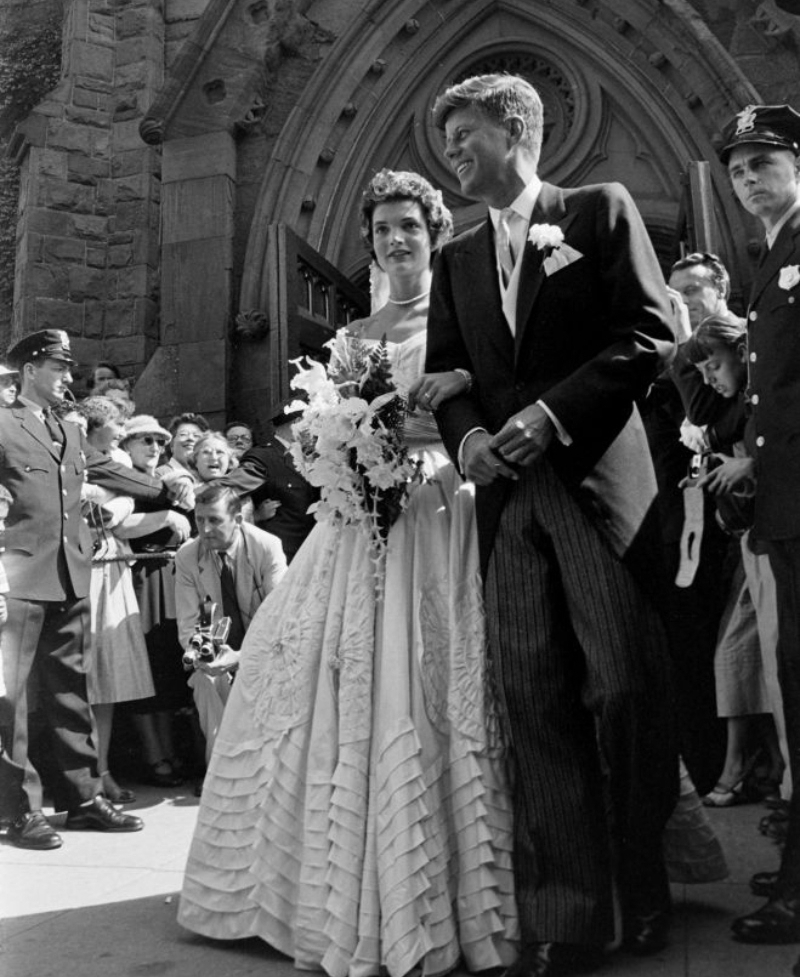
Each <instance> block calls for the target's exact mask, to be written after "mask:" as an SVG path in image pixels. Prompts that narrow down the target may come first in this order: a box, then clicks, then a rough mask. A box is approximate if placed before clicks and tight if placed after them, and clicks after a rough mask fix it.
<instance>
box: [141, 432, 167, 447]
mask: <svg viewBox="0 0 800 977" xmlns="http://www.w3.org/2000/svg"><path fill="white" fill-rule="evenodd" d="M136 440H137V441H141V442H142V444H157V445H158V446H159V448H163V447H164V445H165V444H166V443H167V442H166V441H165V440H164V438H157V437H156V436H155V435H154V434H139V435H137V437H136Z"/></svg>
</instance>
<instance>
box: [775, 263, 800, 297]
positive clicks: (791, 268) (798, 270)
mask: <svg viewBox="0 0 800 977" xmlns="http://www.w3.org/2000/svg"><path fill="white" fill-rule="evenodd" d="M798 282H800V265H786V267H785V268H781V273H780V276H779V277H778V288H785V289H786V291H787V292H788V291H789V289H791V288H794V287H795V285H796V284H797V283H798Z"/></svg>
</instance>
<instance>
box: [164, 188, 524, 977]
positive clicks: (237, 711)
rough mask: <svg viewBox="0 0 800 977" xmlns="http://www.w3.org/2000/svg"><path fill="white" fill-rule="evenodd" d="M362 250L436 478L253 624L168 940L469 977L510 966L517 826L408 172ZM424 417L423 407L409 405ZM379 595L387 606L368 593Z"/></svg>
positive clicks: (321, 559) (432, 206) (354, 534)
mask: <svg viewBox="0 0 800 977" xmlns="http://www.w3.org/2000/svg"><path fill="white" fill-rule="evenodd" d="M361 223H362V235H363V237H364V240H365V242H366V244H367V246H368V248H369V249H370V250H371V252H372V254H373V256H374V258H375V261H376V262H377V265H378V266H379V268H380V269H381V270H382V272H383V273H385V274H386V276H387V279H388V286H389V287H388V298H387V301H386V304H385V305H383V306H382V307H381V308H380V309H378V311H376V312H375V313H374V314H372V315H370V316H369V317H368V318H366V319H364V320H362V321H360V322H357V323H354V324H353V325H352V326H351V327H350V328H351V329H352V330H353V331H354V332H356V334H357V335H358V336H359V337H360V338H361V340H362V341H363V342H364V343H365V344H369V345H373V344H377V343H379V342H380V341H381V340H382V339H384V338H385V342H386V351H387V354H388V358H389V361H390V364H391V373H392V379H393V381H394V383H395V385H396V387H397V389H398V390H400V391H401V392H402V393H404V394H407V395H408V396H409V404H410V406H411V408H412V409H411V412H410V413H409V414H408V416H407V417H406V419H405V424H404V429H403V436H404V439H405V443H406V445H407V446H408V448H409V449H411V450H412V451H413V456H414V457H415V459H416V460H417V461H418V462H419V464H420V466H421V467H422V469H423V470H424V471H425V473H426V475H427V476H428V478H427V480H426V481H424V482H423V483H421V484H416V485H415V486H414V487H412V489H411V492H410V501H409V504H408V507H407V508H406V509H405V511H404V512H402V514H401V515H400V516H399V518H398V519H397V521H396V522H395V523H394V525H393V526H392V528H391V529H390V530H389V532H388V539H387V545H386V557H385V564H384V569H383V570H379V571H378V573H379V576H380V586H378V587H376V564H375V562H374V559H373V556H374V552H373V550H372V547H371V541H370V537H369V534H368V533H366V532H364V531H363V530H362V528H361V527H360V526H357V525H352V524H350V525H348V524H344V520H343V519H342V518H341V517H340V516H337V515H331V516H329V517H327V518H324V519H323V520H322V521H320V522H319V523H318V524H317V525H316V526H315V528H314V529H313V530H312V532H311V534H310V535H309V536H308V538H307V539H306V541H305V543H304V544H303V545H302V546H301V548H300V550H299V551H298V553H297V555H296V556H295V558H294V560H293V561H292V563H291V565H290V567H289V571H288V573H287V574H286V576H285V577H284V578H283V580H282V581H281V583H280V584H279V585H278V587H277V588H276V589H275V590H274V591H273V592H272V593H271V594H270V595H269V596H268V597H267V598H266V600H265V601H264V603H263V604H262V605H261V608H260V609H259V611H258V613H257V614H256V617H255V618H254V620H253V622H252V623H251V625H250V629H249V630H248V632H247V635H246V636H245V640H244V644H243V647H242V657H241V664H240V669H239V674H238V676H237V679H236V682H235V683H234V685H233V690H232V693H231V698H230V699H229V701H228V705H227V707H226V710H225V714H224V716H223V720H222V724H221V727H220V730H219V733H218V735H217V739H216V742H215V746H214V753H213V756H212V758H211V762H210V764H209V768H208V772H207V774H206V780H205V784H204V788H203V797H202V801H201V807H200V814H199V818H198V824H197V828H196V833H195V838H194V841H193V844H192V847H191V851H190V855H189V862H188V865H187V869H186V877H185V882H184V888H183V895H182V898H181V906H180V912H179V921H180V922H181V923H182V925H184V926H186V927H187V928H188V929H192V930H194V931H196V932H198V933H202V934H204V935H206V936H211V937H214V938H218V939H235V938H245V937H249V936H253V935H257V936H259V937H261V938H262V939H264V940H266V941H267V942H268V943H270V944H271V945H273V946H274V947H276V948H277V949H279V950H280V951H281V952H283V953H286V954H288V955H289V956H291V957H293V958H294V960H295V964H296V966H297V967H299V968H302V969H320V968H321V969H323V970H325V971H326V972H327V973H329V974H331V975H335V977H344V975H347V974H350V975H353V977H355V975H372V974H378V973H379V972H381V971H382V970H383V969H384V968H385V969H386V970H388V972H389V974H390V975H392V977H401V975H405V974H407V973H409V972H410V971H411V970H412V969H414V968H417V967H419V968H420V970H421V972H422V973H423V974H425V973H430V974H438V973H444V972H446V971H448V970H451V969H453V968H454V967H455V966H456V965H457V963H458V961H459V959H461V958H462V957H463V959H464V962H465V964H466V966H467V967H468V968H469V969H471V970H484V969H488V968H492V967H503V966H507V965H508V964H509V963H510V962H511V961H512V960H513V958H514V956H515V943H514V941H515V939H516V937H517V920H516V907H515V903H514V894H513V874H512V869H511V808H510V797H509V790H508V783H507V781H506V771H505V748H504V745H503V742H502V738H501V736H500V726H499V721H498V712H497V708H496V704H495V701H494V698H493V696H492V694H491V683H490V681H489V676H488V662H487V657H486V646H485V639H484V630H483V616H482V613H481V609H482V608H481V584H480V573H479V568H478V554H477V537H476V534H475V532H474V526H473V520H474V498H473V487H472V486H471V485H467V484H464V483H463V482H462V481H461V479H460V477H459V475H458V473H457V472H456V470H455V468H454V467H453V465H452V464H451V463H450V462H449V460H448V458H447V456H446V455H445V453H444V449H443V447H442V445H441V442H440V440H439V434H438V431H437V429H436V424H435V422H434V419H433V417H432V416H431V414H430V410H431V409H433V408H435V407H436V406H437V405H438V403H440V402H441V400H442V399H444V398H446V397H448V396H452V395H453V394H454V393H456V392H459V391H463V390H464V389H465V388H466V387H468V385H469V384H470V383H471V377H470V376H469V374H467V373H466V371H462V372H459V371H453V372H448V373H441V374H428V375H425V376H423V372H424V360H425V338H426V337H425V330H426V318H427V312H428V292H429V290H430V284H431V262H432V257H433V255H434V253H435V251H436V249H437V248H438V247H439V246H440V245H441V244H443V243H444V242H445V241H446V240H447V239H448V237H449V236H450V234H451V232H452V219H451V217H450V214H449V212H448V210H447V209H446V208H445V206H444V204H443V201H442V196H441V194H440V193H439V192H438V191H436V190H434V188H433V187H432V186H431V185H430V183H428V181H427V180H425V179H423V178H422V177H421V176H418V175H417V174H416V173H402V172H392V171H389V170H384V171H382V172H380V173H378V174H377V175H376V176H375V177H374V178H373V179H372V181H371V182H370V184H369V186H368V187H367V190H366V192H365V194H364V198H363V205H362V211H361ZM415 400H416V401H417V402H418V403H419V405H421V406H416V405H415ZM381 591H382V597H381V596H379V593H380V592H381Z"/></svg>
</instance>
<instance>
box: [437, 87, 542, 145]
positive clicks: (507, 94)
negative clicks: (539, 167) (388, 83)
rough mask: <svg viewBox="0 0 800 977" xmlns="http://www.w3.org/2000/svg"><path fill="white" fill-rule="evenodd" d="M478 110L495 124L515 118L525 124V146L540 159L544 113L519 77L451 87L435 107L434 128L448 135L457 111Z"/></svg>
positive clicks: (501, 123)
mask: <svg viewBox="0 0 800 977" xmlns="http://www.w3.org/2000/svg"><path fill="white" fill-rule="evenodd" d="M466 108H476V109H479V110H480V111H481V112H483V113H484V114H485V115H487V116H488V117H489V118H490V119H492V121H493V122H496V123H498V124H499V125H503V123H504V122H505V121H506V119H507V118H508V117H509V116H511V115H518V116H519V117H520V118H521V119H522V120H523V121H524V123H525V138H524V139H523V145H524V146H525V147H526V148H527V149H528V150H529V151H530V152H531V153H532V154H533V155H534V156H535V157H536V159H537V161H538V159H539V155H540V153H541V151H542V137H543V134H544V109H543V107H542V100H541V98H539V93H538V92H537V91H536V89H535V88H534V87H533V85H531V83H530V82H528V81H525V79H524V78H520V77H519V75H503V74H497V75H473V76H472V77H471V78H465V79H464V81H462V82H459V83H458V84H457V85H451V86H450V88H448V89H446V90H445V91H444V92H442V94H441V95H440V96H439V97H438V98H437V99H436V101H435V102H434V103H433V124H434V125H435V126H436V128H437V129H440V130H441V131H442V132H444V127H445V123H446V122H447V118H448V116H449V115H450V114H451V112H455V111H456V109H466Z"/></svg>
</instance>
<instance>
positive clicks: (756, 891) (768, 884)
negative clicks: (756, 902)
mask: <svg viewBox="0 0 800 977" xmlns="http://www.w3.org/2000/svg"><path fill="white" fill-rule="evenodd" d="M750 891H751V892H752V893H753V895H754V896H760V897H761V898H762V899H772V898H773V897H774V896H775V895H776V894H777V891H778V873H777V872H756V874H755V875H751V876H750Z"/></svg>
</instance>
